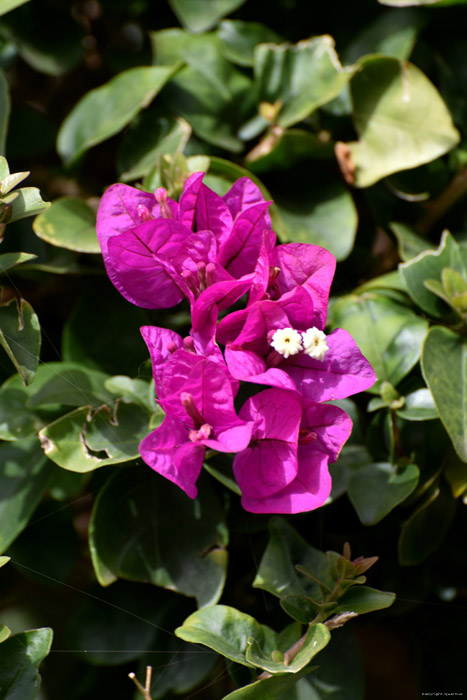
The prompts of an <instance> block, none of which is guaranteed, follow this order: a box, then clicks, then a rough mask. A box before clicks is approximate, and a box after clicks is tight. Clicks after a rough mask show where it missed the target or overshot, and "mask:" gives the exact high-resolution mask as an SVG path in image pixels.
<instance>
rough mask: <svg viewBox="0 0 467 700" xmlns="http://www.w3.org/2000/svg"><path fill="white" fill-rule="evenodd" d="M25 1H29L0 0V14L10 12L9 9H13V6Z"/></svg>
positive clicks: (27, 0)
mask: <svg viewBox="0 0 467 700" xmlns="http://www.w3.org/2000/svg"><path fill="white" fill-rule="evenodd" d="M25 2H29V0H1V1H0V15H5V14H6V13H7V12H10V10H14V9H15V7H19V6H20V5H24V3H25Z"/></svg>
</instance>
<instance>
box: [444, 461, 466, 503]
mask: <svg viewBox="0 0 467 700" xmlns="http://www.w3.org/2000/svg"><path fill="white" fill-rule="evenodd" d="M444 475H445V477H446V479H447V481H448V483H449V486H450V487H451V493H452V495H453V496H454V498H459V497H460V496H463V495H464V493H465V492H466V491H467V465H466V464H465V462H461V460H460V459H459V458H458V457H457V455H456V454H455V453H454V452H452V454H449V455H448V456H447V458H446V464H445V465H444Z"/></svg>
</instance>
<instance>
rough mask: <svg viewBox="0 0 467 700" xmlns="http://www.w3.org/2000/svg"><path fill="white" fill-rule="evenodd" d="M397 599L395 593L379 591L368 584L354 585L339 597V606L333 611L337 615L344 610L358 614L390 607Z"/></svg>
mask: <svg viewBox="0 0 467 700" xmlns="http://www.w3.org/2000/svg"><path fill="white" fill-rule="evenodd" d="M395 599H396V595H395V593H389V592H388V591H377V590H376V589H375V588H369V587H368V586H352V588H349V590H348V591H347V592H346V593H344V595H343V596H342V598H339V602H338V604H337V607H336V608H335V610H334V611H333V612H334V613H335V614H336V615H337V614H339V613H343V612H354V613H357V615H363V614H364V613H369V612H373V611H374V610H383V609H384V608H389V607H390V606H391V605H392V604H393V603H394V600H395Z"/></svg>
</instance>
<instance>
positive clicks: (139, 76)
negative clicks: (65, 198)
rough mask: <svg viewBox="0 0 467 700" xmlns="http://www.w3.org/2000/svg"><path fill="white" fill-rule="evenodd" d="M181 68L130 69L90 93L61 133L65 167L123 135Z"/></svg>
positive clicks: (58, 143)
mask: <svg viewBox="0 0 467 700" xmlns="http://www.w3.org/2000/svg"><path fill="white" fill-rule="evenodd" d="M180 67H181V63H176V64H175V65H172V66H144V67H139V68H130V69H128V70H126V71H123V72H122V73H119V74H118V75H116V76H115V77H114V78H112V79H111V80H109V82H108V83H106V84H105V85H101V86H100V87H98V88H96V89H94V90H91V92H88V93H87V95H85V96H84V97H83V98H81V100H80V101H79V102H78V104H77V105H76V106H75V107H74V108H73V109H72V110H71V112H70V113H69V114H68V116H67V117H66V119H65V121H64V122H63V124H62V126H61V127H60V131H59V133H58V140H57V150H58V152H59V154H60V155H61V157H62V158H63V161H64V162H65V164H67V165H68V164H70V163H73V162H74V161H75V160H76V159H77V158H79V156H81V155H82V154H83V153H84V152H85V151H87V150H88V148H91V147H92V146H95V145H96V144H98V143H101V141H105V140H106V139H108V138H110V137H111V136H113V135H114V134H117V133H118V132H119V131H121V130H122V129H123V127H124V126H126V125H127V124H129V123H130V122H131V120H132V119H133V118H134V117H135V116H136V115H137V114H138V112H139V111H140V110H141V109H143V108H144V107H147V106H148V105H149V104H150V103H151V102H152V100H153V99H154V97H155V96H156V95H157V93H158V92H160V90H162V88H163V87H164V85H165V84H166V83H167V82H168V81H169V80H170V79H171V78H172V77H173V76H174V75H175V73H176V72H177V71H178V70H179V69H180Z"/></svg>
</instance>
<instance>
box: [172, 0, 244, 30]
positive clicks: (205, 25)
mask: <svg viewBox="0 0 467 700" xmlns="http://www.w3.org/2000/svg"><path fill="white" fill-rule="evenodd" d="M244 2H245V0H208V2H206V0H169V3H170V6H171V8H172V10H173V11H174V12H175V14H176V15H177V17H178V19H179V21H180V23H181V24H182V25H183V26H184V27H185V29H189V30H190V32H205V31H207V30H208V29H211V28H212V27H215V26H216V24H217V23H218V21H219V20H220V19H221V18H222V17H225V16H226V15H230V13H231V12H234V11H235V10H236V9H238V8H239V7H240V6H241V5H243V3H244Z"/></svg>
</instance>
